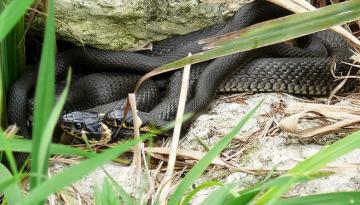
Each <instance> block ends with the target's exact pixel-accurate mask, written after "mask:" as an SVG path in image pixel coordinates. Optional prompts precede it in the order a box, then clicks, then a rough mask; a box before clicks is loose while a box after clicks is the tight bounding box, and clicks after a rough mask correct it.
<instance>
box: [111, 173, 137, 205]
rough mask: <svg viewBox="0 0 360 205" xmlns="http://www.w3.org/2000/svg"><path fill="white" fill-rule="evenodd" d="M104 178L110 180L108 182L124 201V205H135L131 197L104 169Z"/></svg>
mask: <svg viewBox="0 0 360 205" xmlns="http://www.w3.org/2000/svg"><path fill="white" fill-rule="evenodd" d="M104 172H105V174H106V176H107V177H108V178H109V179H110V182H111V183H112V185H113V186H114V188H116V191H117V192H118V193H119V196H120V198H121V199H122V200H123V201H124V203H125V204H126V205H135V201H134V200H133V199H132V198H131V196H130V195H129V194H128V193H126V191H125V189H124V188H123V187H122V186H120V184H119V183H117V181H116V180H115V179H114V178H113V177H112V176H111V175H110V174H109V173H108V172H107V171H106V170H105V169H104Z"/></svg>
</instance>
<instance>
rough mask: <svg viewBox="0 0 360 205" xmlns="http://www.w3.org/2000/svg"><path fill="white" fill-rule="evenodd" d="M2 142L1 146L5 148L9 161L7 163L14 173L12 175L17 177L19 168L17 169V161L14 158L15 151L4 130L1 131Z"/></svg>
mask: <svg viewBox="0 0 360 205" xmlns="http://www.w3.org/2000/svg"><path fill="white" fill-rule="evenodd" d="M11 137H12V136H11ZM0 141H1V145H0V146H3V147H4V149H3V151H4V152H5V156H6V159H7V163H8V164H9V167H10V170H11V171H12V173H13V174H14V175H17V174H18V170H17V167H16V161H15V157H14V154H13V150H12V149H11V146H10V144H9V142H8V141H9V140H8V139H7V136H6V134H5V133H4V132H3V130H2V129H0Z"/></svg>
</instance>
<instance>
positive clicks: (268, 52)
mask: <svg viewBox="0 0 360 205" xmlns="http://www.w3.org/2000/svg"><path fill="white" fill-rule="evenodd" d="M289 14H291V13H290V12H289V11H287V10H285V9H282V8H280V7H278V6H275V5H273V4H271V3H269V2H267V1H263V0H257V1H254V2H251V3H249V4H246V5H245V6H243V7H242V8H241V9H239V11H238V12H236V14H235V15H234V16H233V18H232V19H230V20H229V21H227V22H226V23H224V24H218V25H215V26H211V27H209V28H205V29H202V30H200V31H195V32H192V33H189V34H186V35H182V36H175V37H173V38H170V39H166V40H163V41H160V42H158V43H154V46H153V51H152V52H147V53H134V52H126V51H103V50H98V49H93V48H75V49H71V50H67V51H64V52H61V53H59V54H57V56H56V79H57V81H60V80H62V79H64V77H65V74H66V70H67V68H68V67H69V66H71V67H72V68H73V69H74V70H75V72H76V73H84V74H90V75H86V76H84V77H80V78H79V79H78V80H77V81H75V82H73V84H72V87H71V93H70V96H69V97H68V101H67V103H66V106H65V110H66V111H69V112H70V111H99V110H100V111H101V112H104V113H105V112H110V111H113V113H114V112H115V113H116V111H121V109H122V105H123V104H124V99H123V100H120V101H117V100H119V99H121V98H125V97H126V93H127V92H130V91H132V89H134V86H135V82H136V80H138V79H139V76H140V75H143V74H145V73H147V72H149V71H151V70H153V69H154V68H157V67H159V66H161V65H164V64H166V63H169V62H172V61H174V60H177V59H180V58H183V57H185V56H187V55H188V53H189V52H191V53H198V52H201V51H202V47H203V45H199V44H198V40H199V39H202V38H205V37H210V36H218V35H222V34H226V33H229V32H232V31H236V30H239V29H242V28H245V27H247V26H249V25H253V24H255V23H258V22H261V21H265V20H269V19H274V18H277V17H282V16H285V15H289ZM295 44H297V45H298V46H290V45H288V44H285V43H279V44H275V45H271V46H267V47H264V48H259V49H255V50H252V51H247V52H240V53H236V54H232V55H229V56H225V57H220V58H217V59H214V60H211V61H207V62H203V63H198V64H195V65H192V69H191V79H190V85H189V94H188V99H187V105H186V108H185V112H187V113H198V112H199V111H201V110H204V109H205V108H206V107H207V105H208V104H209V102H210V101H211V99H212V98H213V96H214V95H215V93H216V92H217V91H218V92H242V91H253V92H288V93H292V94H303V95H327V94H328V93H329V92H330V91H331V90H332V89H333V88H334V86H335V83H334V77H333V76H332V74H331V72H330V67H331V63H332V62H336V63H337V66H336V70H335V71H334V73H335V74H336V75H346V74H347V73H348V71H349V69H348V67H347V66H345V65H343V64H341V63H340V62H341V61H343V60H346V59H348V58H349V57H350V56H351V52H350V51H349V48H350V45H349V44H348V43H347V42H346V40H344V39H343V38H342V37H341V36H339V35H338V34H336V33H334V32H332V31H329V30H326V31H322V32H318V33H315V34H313V35H309V36H305V37H302V38H299V39H296V40H295ZM36 75H37V71H36V70H31V71H28V72H27V73H25V74H24V75H23V76H22V77H21V78H20V79H19V80H18V81H16V82H15V83H14V85H13V86H12V88H11V89H10V91H9V95H8V120H9V123H10V124H15V123H16V124H17V125H18V126H19V127H20V131H19V132H20V133H19V134H20V135H23V136H27V137H30V136H31V135H30V132H29V130H28V127H27V123H26V122H27V117H26V115H25V113H27V112H28V109H29V108H28V106H27V104H28V100H29V98H31V95H32V92H33V90H34V87H35V82H36ZM181 75H182V71H181V70H179V71H175V72H173V73H171V74H168V75H162V76H159V77H156V78H154V79H152V81H149V82H147V84H146V85H144V86H143V87H142V89H141V91H140V94H139V95H138V96H137V103H138V106H139V110H140V111H143V112H144V113H145V115H144V118H145V119H144V120H145V121H146V120H148V121H150V123H151V122H152V121H156V120H159V121H160V122H162V121H169V120H173V119H174V117H175V112H176V108H177V103H178V98H179V93H180V84H181ZM224 79H226V80H224ZM164 82H165V83H164ZM160 85H165V87H162V86H160ZM99 106H100V107H99ZM69 116H70V115H67V117H69ZM109 116H110V117H111V114H110V115H109ZM113 116H114V115H113ZM146 116H148V118H147V117H146ZM72 119H74V118H72ZM65 120H66V116H65ZM69 120H70V118H69ZM154 124H157V122H154Z"/></svg>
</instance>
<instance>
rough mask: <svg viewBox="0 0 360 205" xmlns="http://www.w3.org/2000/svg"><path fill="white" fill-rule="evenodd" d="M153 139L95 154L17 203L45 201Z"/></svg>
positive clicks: (31, 203) (126, 143)
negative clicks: (141, 143)
mask: <svg viewBox="0 0 360 205" xmlns="http://www.w3.org/2000/svg"><path fill="white" fill-rule="evenodd" d="M151 137H153V135H150V134H147V135H144V136H141V137H140V139H133V140H131V141H127V142H125V143H123V144H120V145H118V146H115V147H113V148H110V149H108V150H105V151H104V152H103V153H101V154H97V155H96V156H94V157H91V158H90V159H87V160H84V161H82V162H80V163H79V164H77V165H73V166H72V167H69V168H67V169H65V170H63V171H62V172H60V173H58V174H56V175H54V176H52V178H50V179H48V180H47V181H44V182H43V183H41V184H39V185H38V186H37V187H35V188H34V189H33V190H31V191H30V193H29V195H28V197H25V199H24V201H22V202H18V203H17V204H19V205H33V204H36V203H39V202H41V201H43V200H45V199H46V197H48V196H49V195H50V194H52V193H55V192H57V191H60V190H61V189H63V188H64V187H66V186H69V185H71V184H72V183H74V182H76V181H77V180H80V179H81V178H83V177H84V176H85V175H86V174H89V173H90V172H91V171H94V170H95V169H96V168H98V167H100V166H102V165H104V164H105V163H108V162H110V161H111V160H113V159H115V158H116V157H118V156H119V155H121V154H123V153H124V152H126V151H128V150H130V149H131V148H132V147H133V146H135V145H136V144H137V143H139V142H141V141H143V140H147V139H149V138H151Z"/></svg>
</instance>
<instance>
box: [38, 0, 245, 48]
mask: <svg viewBox="0 0 360 205" xmlns="http://www.w3.org/2000/svg"><path fill="white" fill-rule="evenodd" d="M246 1H248V0H231V1H227V0H222V1H212V0H202V1H199V0H180V1H179V0H58V1H55V2H56V19H57V34H58V36H59V37H60V38H62V39H65V40H68V41H71V42H74V43H76V44H80V45H91V46H93V47H97V48H102V49H129V48H135V49H140V48H141V47H143V46H145V45H147V44H148V43H149V42H153V41H158V40H161V39H165V38H168V37H170V36H172V35H174V34H185V33H188V32H190V31H194V30H198V29H201V28H204V27H207V26H209V25H213V24H215V23H216V22H221V21H223V20H224V19H226V18H228V17H229V16H231V14H232V13H233V12H234V11H236V10H237V9H238V8H239V7H240V5H242V4H243V3H244V2H246ZM206 2H207V3H206ZM33 25H34V28H35V29H41V28H42V26H43V23H42V18H36V20H35V23H34V24H33Z"/></svg>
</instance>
